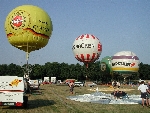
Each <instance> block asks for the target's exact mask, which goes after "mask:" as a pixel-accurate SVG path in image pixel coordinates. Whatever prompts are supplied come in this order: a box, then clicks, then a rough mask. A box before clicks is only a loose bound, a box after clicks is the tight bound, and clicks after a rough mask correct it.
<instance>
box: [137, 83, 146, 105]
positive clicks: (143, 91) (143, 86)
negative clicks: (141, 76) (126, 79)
mask: <svg viewBox="0 0 150 113" xmlns="http://www.w3.org/2000/svg"><path fill="white" fill-rule="evenodd" d="M138 90H140V92H141V98H142V106H143V107H144V105H145V101H146V105H147V106H148V101H147V90H148V87H147V85H145V84H144V81H141V82H140V85H139V87H138Z"/></svg>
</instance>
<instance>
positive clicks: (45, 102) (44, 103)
mask: <svg viewBox="0 0 150 113" xmlns="http://www.w3.org/2000/svg"><path fill="white" fill-rule="evenodd" d="M54 104H56V103H55V101H53V100H43V99H36V100H29V101H28V106H27V108H24V107H17V106H8V107H5V108H2V109H35V108H39V107H43V106H51V105H54Z"/></svg>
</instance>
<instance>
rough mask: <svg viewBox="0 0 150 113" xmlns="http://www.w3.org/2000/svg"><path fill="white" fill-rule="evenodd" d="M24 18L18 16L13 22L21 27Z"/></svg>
mask: <svg viewBox="0 0 150 113" xmlns="http://www.w3.org/2000/svg"><path fill="white" fill-rule="evenodd" d="M22 22H23V19H22V16H16V17H14V18H13V20H12V23H13V25H14V26H16V27H20V26H21V25H22Z"/></svg>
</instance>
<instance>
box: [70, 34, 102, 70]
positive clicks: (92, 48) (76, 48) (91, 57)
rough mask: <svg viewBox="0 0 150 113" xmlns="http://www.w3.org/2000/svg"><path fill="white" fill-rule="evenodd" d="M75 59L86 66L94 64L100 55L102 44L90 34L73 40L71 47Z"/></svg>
mask: <svg viewBox="0 0 150 113" xmlns="http://www.w3.org/2000/svg"><path fill="white" fill-rule="evenodd" d="M72 50H73V53H74V55H75V58H76V59H77V60H78V61H80V62H83V63H85V64H86V66H87V68H88V63H90V62H95V61H96V60H97V59H98V58H99V57H100V55H101V52H102V44H101V43H100V41H99V39H98V38H97V37H95V36H94V35H91V34H84V35H81V36H79V37H78V38H76V39H75V41H74V43H73V47H72Z"/></svg>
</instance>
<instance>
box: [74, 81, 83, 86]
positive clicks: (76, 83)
mask: <svg viewBox="0 0 150 113" xmlns="http://www.w3.org/2000/svg"><path fill="white" fill-rule="evenodd" d="M74 86H77V87H80V86H84V83H83V82H74Z"/></svg>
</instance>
